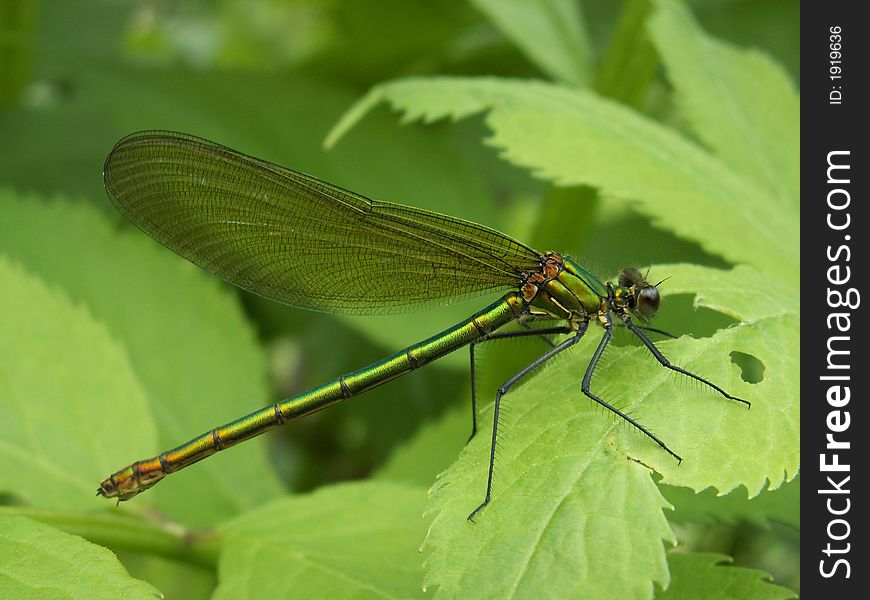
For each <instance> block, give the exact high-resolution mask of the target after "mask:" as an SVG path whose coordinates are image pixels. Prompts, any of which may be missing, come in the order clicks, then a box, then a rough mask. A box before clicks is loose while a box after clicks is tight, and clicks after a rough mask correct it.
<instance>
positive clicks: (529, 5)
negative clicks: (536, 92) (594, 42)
mask: <svg viewBox="0 0 870 600" xmlns="http://www.w3.org/2000/svg"><path fill="white" fill-rule="evenodd" d="M472 3H473V4H474V6H476V7H477V8H478V10H480V11H481V12H483V13H484V14H486V16H487V18H488V19H489V20H490V21H492V23H493V25H495V26H496V27H498V28H499V29H500V30H501V32H502V33H503V34H504V35H505V36H506V37H507V38H509V39H510V40H512V41H513V42H514V43H515V44H516V45H517V46H518V47H519V48H520V49H522V51H523V52H525V53H526V55H528V57H529V58H530V59H531V60H532V62H534V63H536V64H537V65H538V66H539V67H540V69H541V70H542V71H544V72H545V73H547V74H548V75H550V77H552V78H553V79H556V80H558V81H563V82H565V83H569V84H572V85H585V84H587V83H588V82H589V64H590V62H591V57H590V54H591V49H590V47H589V40H588V39H587V33H586V27H585V24H584V23H583V18H582V15H581V12H580V7H579V6H578V4H577V3H576V2H572V1H571V0H536V1H535V2H529V1H528V0H473V2H472Z"/></svg>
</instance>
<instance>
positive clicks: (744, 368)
mask: <svg viewBox="0 0 870 600" xmlns="http://www.w3.org/2000/svg"><path fill="white" fill-rule="evenodd" d="M731 362H733V363H734V364H735V365H737V366H738V367H740V378H741V379H743V381H745V382H747V383H760V382H761V381H763V380H764V364H763V363H762V362H761V361H760V360H758V359H757V358H755V357H754V356H752V355H751V354H746V353H744V352H738V351H736V350H735V351H733V352H732V353H731Z"/></svg>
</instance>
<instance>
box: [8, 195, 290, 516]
mask: <svg viewBox="0 0 870 600" xmlns="http://www.w3.org/2000/svg"><path fill="white" fill-rule="evenodd" d="M0 202H2V203H3V204H4V218H3V219H2V220H0V250H2V251H3V252H6V253H7V254H8V255H9V256H12V257H14V258H16V259H17V260H19V261H21V262H22V263H23V264H25V265H26V266H27V267H28V268H29V269H31V270H32V271H34V272H38V273H39V274H40V275H42V277H43V278H44V279H46V280H47V281H49V282H52V283H54V284H60V285H62V286H63V287H64V288H65V289H66V290H67V291H68V292H69V294H70V295H71V296H72V297H73V298H74V299H75V300H77V301H79V302H84V303H86V304H87V306H88V308H89V309H90V310H91V311H92V312H93V313H94V314H95V315H96V316H97V317H98V318H100V319H101V320H102V321H104V322H105V323H106V324H107V325H108V326H109V328H110V329H111V330H112V332H113V333H114V334H115V335H117V336H118V337H119V338H121V339H122V340H123V342H124V344H125V346H126V348H127V350H128V352H129V354H130V362H131V363H132V365H133V368H134V370H135V372H136V375H137V376H138V377H139V379H140V380H141V381H142V384H143V385H144V386H145V389H146V391H147V394H148V400H149V402H150V403H151V411H152V414H153V418H154V419H155V421H156V423H157V426H158V432H159V435H160V439H159V440H158V443H157V444H154V445H153V446H151V447H150V448H141V447H140V448H138V450H137V451H136V452H130V451H129V450H127V451H125V450H124V449H123V448H124V446H115V448H114V449H113V450H112V451H111V452H107V457H109V458H112V459H113V461H112V464H111V466H110V468H109V470H108V471H106V472H104V473H102V474H100V475H99V477H98V478H97V479H96V480H95V481H94V482H93V484H97V483H99V480H100V479H101V478H102V477H106V476H108V475H109V474H110V473H111V472H112V471H114V470H115V469H120V468H121V467H124V466H125V465H126V464H128V463H130V462H132V461H134V460H137V459H142V458H147V457H149V456H153V455H155V454H157V453H158V452H160V451H162V450H165V449H167V448H171V447H174V446H176V445H178V444H179V443H181V442H184V441H185V440H187V439H189V438H190V437H192V436H194V435H197V434H199V433H202V432H203V431H207V430H208V429H210V428H211V427H214V426H215V425H218V424H220V423H221V422H224V421H229V420H231V419H233V418H235V417H238V416H239V415H240V414H244V413H245V412H247V411H250V410H253V409H255V408H258V407H260V406H263V405H265V404H266V403H267V402H268V396H267V394H266V386H265V381H264V377H263V373H264V371H265V365H264V358H263V355H262V351H261V350H260V349H259V347H258V346H257V343H256V340H255V339H254V334H253V331H252V330H251V327H250V325H249V324H248V323H247V322H246V321H245V319H244V317H243V315H242V312H241V308H240V306H239V303H238V301H237V299H236V298H235V297H234V296H233V295H232V294H231V293H230V292H228V291H227V290H226V289H223V288H221V287H220V286H219V283H218V282H217V281H215V280H214V279H213V278H210V277H208V276H207V275H205V274H204V273H202V272H200V271H199V270H198V269H196V268H195V267H193V266H192V265H190V264H189V263H186V262H185V261H183V260H181V259H180V258H178V257H177V256H175V255H174V254H172V253H171V252H169V251H168V250H165V249H163V248H161V247H159V246H158V245H157V244H156V243H155V242H153V241H152V240H150V239H148V238H147V237H146V236H144V235H142V234H141V233H140V232H138V231H132V230H130V231H127V232H124V233H119V232H117V231H116V230H114V229H113V227H112V226H111V225H110V223H109V222H108V221H107V220H106V219H104V218H103V217H102V216H101V215H100V213H98V212H97V211H96V210H95V209H93V208H91V207H89V206H86V205H77V206H76V205H72V204H69V203H66V202H59V201H58V202H50V203H44V202H41V201H39V199H35V198H30V199H28V200H22V199H19V198H18V197H16V196H15V195H13V194H11V193H9V192H5V193H3V197H2V199H0ZM32 232H40V233H39V235H38V236H37V235H33V234H32ZM102 402H103V403H104V406H107V405H109V403H111V402H117V400H115V399H109V398H102ZM111 427H113V428H119V430H124V429H125V428H128V427H130V422H128V421H126V420H123V419H120V420H116V421H114V422H113V423H112V424H111ZM142 452H144V453H145V454H144V455H143V454H142ZM94 489H96V488H94ZM278 492H279V486H278V484H277V480H276V478H275V476H274V475H273V472H272V469H271V467H270V466H269V464H268V463H267V461H266V457H265V453H264V452H263V446H262V445H261V444H260V443H258V442H250V443H248V444H244V445H241V446H239V447H238V448H234V449H233V451H232V452H224V453H221V454H219V455H218V456H215V457H212V458H211V459H210V460H208V461H205V462H203V463H202V464H200V465H197V466H196V467H193V468H191V469H190V470H188V471H186V472H185V474H184V476H180V477H177V478H172V479H171V480H169V481H167V482H163V484H162V485H160V486H158V487H156V488H154V489H153V490H150V491H149V492H148V494H149V496H152V500H155V501H156V504H157V505H158V506H159V507H160V508H161V509H162V510H163V511H165V512H166V513H168V514H170V515H171V516H173V517H174V518H176V519H178V520H181V521H185V522H189V523H194V524H199V525H205V524H209V523H213V522H215V521H217V520H219V519H221V518H225V517H227V516H229V515H234V514H236V513H237V512H238V511H239V510H240V509H242V508H244V507H246V506H251V505H254V504H257V503H259V502H262V501H263V500H264V499H266V498H269V497H273V496H275V495H276V494H277V493H278ZM198 499H199V500H198ZM206 499H207V500H208V501H207V502H206V501H205V500H206ZM200 500H201V501H200ZM204 507H207V508H204Z"/></svg>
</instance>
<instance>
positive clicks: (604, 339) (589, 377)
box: [581, 314, 683, 462]
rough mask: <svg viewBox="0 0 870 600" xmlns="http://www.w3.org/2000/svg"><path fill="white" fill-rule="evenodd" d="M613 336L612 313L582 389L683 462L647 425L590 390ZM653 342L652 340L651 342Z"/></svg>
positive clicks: (584, 378)
mask: <svg viewBox="0 0 870 600" xmlns="http://www.w3.org/2000/svg"><path fill="white" fill-rule="evenodd" d="M612 337H613V324H612V322H611V320H610V315H609V314H608V315H607V325H605V327H604V335H603V336H601V341H600V342H599V343H598V348H596V349H595V354H593V355H592V360H590V361H589V366H588V367H586V374H585V375H583V383H582V385H581V389H582V390H583V393H584V394H586V396H588V397H589V398H591V399H592V400H595V402H597V403H598V404H600V405H601V406H603V407H604V408H606V409H607V410H609V411H611V412H612V413H614V414H616V415H617V416H619V417H621V418H623V419H625V420H626V421H628V422H629V423H631V424H632V425H634V426H635V427H636V428H637V429H638V430H639V431H640V432H641V433H643V434H645V435H646V436H647V437H649V438H650V439H651V440H653V441H654V442H655V443H656V444H658V445H659V446H661V447H662V448H663V449H664V450H665V452H667V453H668V454H670V455H671V456H673V457H674V458H676V459H677V461H678V462H683V459H682V458H680V456H679V455H678V454H676V453H675V452H674V451H673V450H671V449H670V448H668V447H667V445H665V443H664V442H663V441H661V440H660V439H659V438H657V437H656V436H654V435H653V434H652V432H650V431H649V430H648V429H647V428H646V427H644V426H643V425H641V424H640V423H638V422H637V421H635V420H634V419H632V418H631V417H629V416H628V415H627V414H625V413H624V412H622V411H621V410H619V409H618V408H616V407H615V406H613V405H612V404H610V403H608V402H605V401H604V400H602V399H601V398H599V397H598V396H596V395H595V394H593V393H592V392H591V391H589V384H590V383H591V382H592V374H593V373H594V372H595V367H597V366H598V362H599V361H600V360H601V355H602V354H604V349H605V348H606V347H607V344H609V343H610V338H612ZM650 343H652V342H650Z"/></svg>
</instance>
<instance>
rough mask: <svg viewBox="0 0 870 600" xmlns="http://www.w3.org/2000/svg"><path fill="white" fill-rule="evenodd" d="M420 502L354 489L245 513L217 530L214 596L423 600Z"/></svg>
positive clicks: (417, 492)
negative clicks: (220, 546)
mask: <svg viewBox="0 0 870 600" xmlns="http://www.w3.org/2000/svg"><path fill="white" fill-rule="evenodd" d="M424 503H425V492H424V491H423V489H422V488H414V487H408V486H400V485H396V484H392V483H386V482H378V483H352V484H343V485H336V486H332V487H328V488H325V489H322V490H319V491H317V492H315V493H313V494H310V495H307V496H300V497H295V498H286V499H283V500H279V501H276V502H273V503H271V504H269V505H267V506H264V507H262V508H260V509H257V510H255V511H252V512H249V513H247V514H245V515H244V516H242V517H240V518H238V519H236V520H234V521H232V522H230V523H228V524H226V525H224V526H223V527H222V532H223V534H224V535H225V542H224V548H225V549H224V553H223V556H222V557H221V561H220V567H219V576H220V585H219V587H218V590H217V593H216V595H215V597H216V598H234V599H236V598H412V597H421V596H422V595H423V594H422V591H421V589H420V579H421V577H422V568H421V560H420V555H419V553H418V547H419V544H420V539H421V538H422V536H423V534H424V532H425V525H424V523H423V522H422V520H421V519H420V515H421V513H422V511H423V506H424ZM361 507H364V508H365V517H364V518H361V517H360V510H361Z"/></svg>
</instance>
